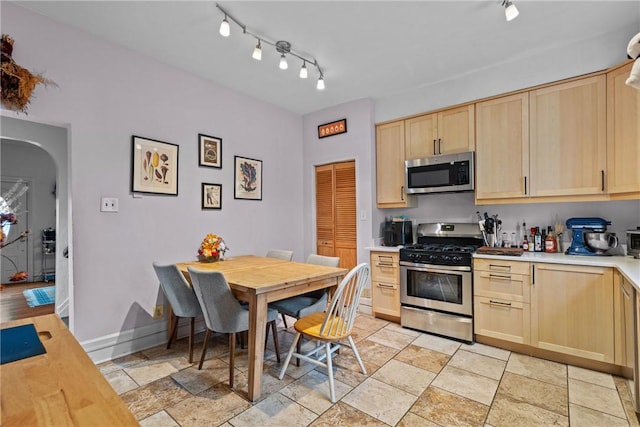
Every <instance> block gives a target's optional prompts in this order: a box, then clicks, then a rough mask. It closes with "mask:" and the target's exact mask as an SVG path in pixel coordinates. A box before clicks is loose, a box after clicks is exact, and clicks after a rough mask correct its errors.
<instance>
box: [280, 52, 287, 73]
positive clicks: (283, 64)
mask: <svg viewBox="0 0 640 427" xmlns="http://www.w3.org/2000/svg"><path fill="white" fill-rule="evenodd" d="M287 68H289V64H287V57H286V56H284V53H283V54H282V55H281V56H280V69H281V70H286V69H287Z"/></svg>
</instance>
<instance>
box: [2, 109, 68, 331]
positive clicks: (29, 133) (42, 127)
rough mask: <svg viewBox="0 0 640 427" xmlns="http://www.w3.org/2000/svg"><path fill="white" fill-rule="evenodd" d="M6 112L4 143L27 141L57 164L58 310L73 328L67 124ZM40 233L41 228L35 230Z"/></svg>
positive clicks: (56, 256)
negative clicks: (19, 116) (46, 121)
mask: <svg viewBox="0 0 640 427" xmlns="http://www.w3.org/2000/svg"><path fill="white" fill-rule="evenodd" d="M7 114H10V113H7V112H4V111H3V112H2V116H0V119H1V122H0V137H1V138H2V144H3V145H4V143H5V142H7V141H11V143H12V144H18V145H21V144H27V145H33V146H37V147H39V148H40V149H42V150H44V151H45V152H46V153H48V154H49V156H50V157H51V159H52V160H53V163H54V165H55V170H56V172H55V189H54V188H51V189H49V192H50V193H53V192H54V190H55V194H54V195H53V196H54V197H55V225H54V227H53V228H54V229H55V234H56V247H57V250H56V252H55V283H56V286H55V288H56V289H55V300H56V302H55V311H56V313H57V314H58V315H59V316H60V317H62V318H68V325H69V329H70V330H71V331H72V332H73V329H74V324H73V298H72V295H73V258H72V257H71V256H67V254H70V253H71V249H70V246H71V242H72V227H71V224H72V219H71V218H72V212H71V196H70V175H69V170H70V162H69V152H70V147H69V141H68V131H67V128H68V126H64V125H63V126H60V125H51V124H45V123H40V122H37V121H32V120H26V119H22V118H17V117H9V116H8V115H7ZM33 231H34V233H36V234H39V233H41V232H42V230H33Z"/></svg>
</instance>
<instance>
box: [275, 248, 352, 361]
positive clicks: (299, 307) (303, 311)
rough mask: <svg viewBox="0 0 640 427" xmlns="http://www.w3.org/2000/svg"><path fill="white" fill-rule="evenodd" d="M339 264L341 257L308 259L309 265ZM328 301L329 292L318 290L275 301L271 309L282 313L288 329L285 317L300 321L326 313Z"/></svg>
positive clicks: (321, 256) (335, 265)
mask: <svg viewBox="0 0 640 427" xmlns="http://www.w3.org/2000/svg"><path fill="white" fill-rule="evenodd" d="M339 263H340V257H332V256H324V255H316V254H311V255H309V258H307V264H316V265H326V266H328V267H337V266H338V264H339ZM327 300H328V290H327V289H318V290H317V291H311V292H308V293H306V294H303V295H296V296H294V297H290V298H286V299H283V300H280V301H274V302H272V303H270V304H269V308H273V309H276V310H278V311H279V312H280V315H281V316H282V321H283V323H284V327H285V328H287V327H288V326H287V319H286V317H285V316H290V317H294V318H296V319H300V318H301V317H304V316H306V315H308V314H311V313H317V312H319V311H324V310H326V308H327ZM301 343H302V340H299V341H298V352H300V346H301V345H302V344H301ZM296 363H297V364H298V366H299V365H300V359H298V360H297V362H296Z"/></svg>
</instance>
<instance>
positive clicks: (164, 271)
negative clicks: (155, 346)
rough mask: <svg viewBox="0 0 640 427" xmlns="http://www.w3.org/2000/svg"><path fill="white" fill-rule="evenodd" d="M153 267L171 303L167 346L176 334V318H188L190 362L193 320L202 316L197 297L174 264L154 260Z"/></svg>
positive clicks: (191, 359)
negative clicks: (171, 316)
mask: <svg viewBox="0 0 640 427" xmlns="http://www.w3.org/2000/svg"><path fill="white" fill-rule="evenodd" d="M153 269H154V270H155V272H156V276H158V280H160V287H161V288H162V291H163V292H164V295H165V296H166V298H167V300H168V301H169V304H171V310H172V311H173V314H174V315H175V318H174V319H173V322H171V326H170V328H169V341H168V342H167V348H171V343H172V342H173V341H174V340H175V339H176V335H177V334H178V320H180V318H181V317H186V318H188V319H190V324H189V363H192V362H193V344H194V343H193V335H194V328H195V320H196V317H198V316H202V310H201V309H200V303H199V302H198V298H196V294H195V293H194V292H193V288H192V287H191V285H190V284H189V282H187V280H186V279H185V277H184V275H183V274H182V273H181V272H180V270H178V267H177V266H176V265H175V264H169V265H161V264H158V263H156V262H154V263H153Z"/></svg>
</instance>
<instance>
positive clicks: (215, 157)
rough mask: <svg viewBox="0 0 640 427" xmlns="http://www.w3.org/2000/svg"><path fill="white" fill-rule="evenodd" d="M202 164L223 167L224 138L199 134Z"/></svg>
mask: <svg viewBox="0 0 640 427" xmlns="http://www.w3.org/2000/svg"><path fill="white" fill-rule="evenodd" d="M198 153H199V156H198V157H199V158H200V166H207V167H210V168H222V138H218V137H215V136H209V135H203V134H201V133H199V134H198Z"/></svg>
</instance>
